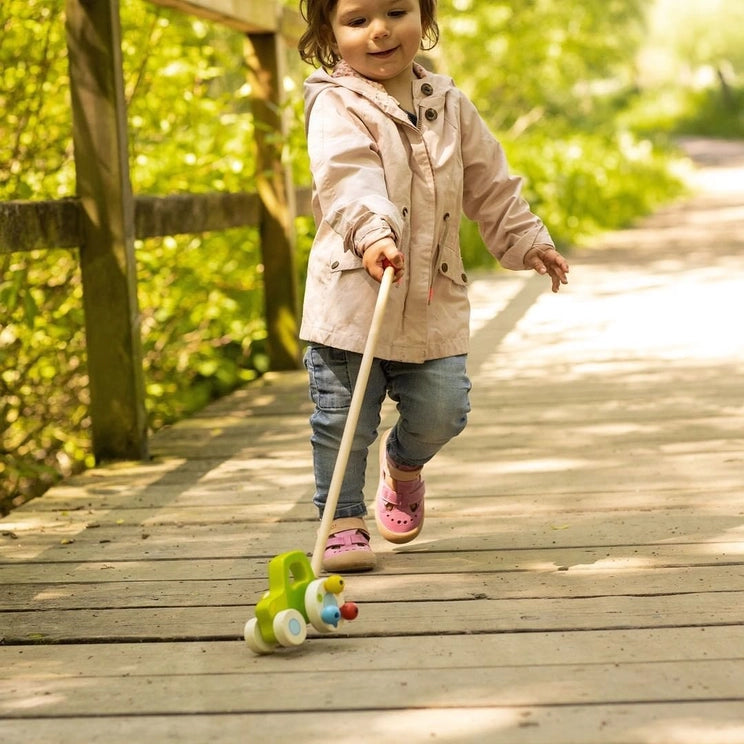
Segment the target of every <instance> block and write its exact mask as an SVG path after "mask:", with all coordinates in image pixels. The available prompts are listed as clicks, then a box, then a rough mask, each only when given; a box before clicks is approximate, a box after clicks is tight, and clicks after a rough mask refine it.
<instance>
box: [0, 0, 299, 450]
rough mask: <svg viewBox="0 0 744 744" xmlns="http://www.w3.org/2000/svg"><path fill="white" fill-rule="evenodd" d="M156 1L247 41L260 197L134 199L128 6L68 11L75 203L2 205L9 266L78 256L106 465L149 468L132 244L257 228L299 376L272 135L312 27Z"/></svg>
mask: <svg viewBox="0 0 744 744" xmlns="http://www.w3.org/2000/svg"><path fill="white" fill-rule="evenodd" d="M151 1H152V2H155V3H156V4H159V5H163V6H168V7H171V8H176V9H178V10H181V11H184V12H187V13H191V14H194V15H198V16H201V17H203V18H207V19H209V20H212V21H216V22H220V23H224V24H226V25H228V26H230V27H232V28H235V29H237V30H239V31H241V32H243V33H245V35H246V44H245V49H246V62H247V67H248V71H249V76H250V83H251V87H252V89H253V100H252V112H253V116H254V118H255V120H256V126H255V132H256V135H255V136H256V153H257V156H256V184H257V187H256V193H219V194H199V195H196V194H178V195H170V196H163V197H136V196H134V195H133V193H132V188H131V182H130V174H129V164H128V142H127V113H126V105H125V100H124V84H123V73H122V59H121V28H120V21H119V2H118V0H96V2H91V1H90V0H66V7H65V17H66V37H67V49H68V56H69V69H70V92H71V101H72V125H73V127H72V136H73V145H74V151H75V170H76V181H77V194H76V196H75V197H72V198H67V199H61V200H55V201H13V202H0V253H10V252H14V251H31V250H38V249H49V248H79V255H80V269H81V276H82V282H83V306H84V311H85V331H86V346H87V356H88V372H89V384H90V399H91V403H90V415H91V422H92V438H93V451H94V455H95V457H96V459H97V460H98V461H101V460H111V459H134V460H139V459H144V458H146V457H147V423H146V412H145V390H144V380H143V369H142V348H141V338H140V325H139V312H138V306H137V280H136V263H135V252H134V241H135V239H140V238H147V237H156V236H166V235H176V234H184V233H200V232H204V231H207V230H225V229H228V228H232V227H241V226H257V227H258V228H259V234H260V241H261V253H262V261H263V264H264V274H263V278H264V288H265V292H264V294H265V298H266V300H265V315H266V327H267V336H268V338H267V347H268V354H269V358H270V363H271V367H272V368H273V369H289V368H294V367H296V366H297V365H298V364H299V342H298V339H297V324H298V308H297V290H296V286H295V279H294V277H295V271H294V265H293V252H294V250H293V249H294V245H293V243H294V241H293V222H294V217H295V213H296V209H295V196H294V190H293V187H292V183H291V176H290V174H289V171H288V169H287V168H286V167H284V166H283V164H282V160H281V152H280V147H281V144H280V143H278V142H277V139H281V138H276V137H267V136H265V133H266V132H276V131H282V130H283V123H282V120H281V115H280V113H279V112H280V106H281V102H282V96H283V90H282V80H283V71H284V61H285V59H286V57H285V54H286V43H287V41H290V42H291V41H292V40H295V39H297V38H298V37H299V34H300V33H301V28H302V26H301V19H300V17H299V15H298V14H296V13H292V12H291V11H289V10H287V9H286V8H284V7H283V6H282V5H281V3H280V1H279V0H262V1H261V2H246V1H245V0H188V1H186V0H151Z"/></svg>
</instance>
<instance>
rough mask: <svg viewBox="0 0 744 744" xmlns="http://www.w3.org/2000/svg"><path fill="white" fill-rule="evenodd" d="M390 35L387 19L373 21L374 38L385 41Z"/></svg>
mask: <svg viewBox="0 0 744 744" xmlns="http://www.w3.org/2000/svg"><path fill="white" fill-rule="evenodd" d="M389 35H390V29H389V28H388V24H387V20H386V19H385V18H376V19H375V20H374V21H372V38H374V39H384V38H385V37H386V36H389Z"/></svg>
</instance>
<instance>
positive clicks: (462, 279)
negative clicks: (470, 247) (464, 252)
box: [437, 246, 468, 287]
mask: <svg viewBox="0 0 744 744" xmlns="http://www.w3.org/2000/svg"><path fill="white" fill-rule="evenodd" d="M437 271H438V273H439V275H440V276H445V277H447V279H449V280H450V281H451V282H453V283H454V284H457V285H458V286H460V287H464V286H466V285H467V283H468V275H467V273H466V272H465V266H464V265H463V263H462V256H461V255H460V251H459V250H457V249H456V248H451V247H448V246H443V247H442V250H441V251H440V253H439V265H438V266H437Z"/></svg>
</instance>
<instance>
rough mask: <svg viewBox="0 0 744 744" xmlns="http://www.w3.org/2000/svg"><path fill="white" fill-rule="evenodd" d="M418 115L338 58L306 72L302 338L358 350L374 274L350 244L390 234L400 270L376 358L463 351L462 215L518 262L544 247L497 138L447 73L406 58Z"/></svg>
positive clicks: (495, 249) (545, 240) (546, 238)
mask: <svg viewBox="0 0 744 744" xmlns="http://www.w3.org/2000/svg"><path fill="white" fill-rule="evenodd" d="M415 71H416V75H417V80H416V81H415V82H414V84H413V98H414V105H415V111H414V112H413V113H415V114H416V117H417V119H418V123H417V125H414V124H412V123H411V121H410V119H409V117H408V115H407V114H406V112H405V111H403V110H402V109H401V108H400V107H399V106H398V104H397V101H396V100H395V99H394V98H392V97H391V96H389V95H388V94H387V92H386V91H385V89H384V88H383V87H382V86H381V85H379V84H377V83H374V82H372V81H370V80H367V79H365V78H362V77H360V76H359V75H357V74H356V73H355V72H354V71H353V70H351V68H350V67H348V65H346V64H345V63H343V62H342V63H340V64H339V65H338V66H337V67H336V69H335V70H334V72H333V74H328V73H327V72H325V71H323V70H318V71H316V72H315V73H313V74H312V75H311V76H310V77H309V78H308V79H307V81H306V83H305V114H306V126H307V137H308V149H309V154H310V162H311V168H312V173H313V213H314V216H315V223H316V225H317V234H316V237H315V241H314V243H313V246H312V249H311V252H310V259H309V264H308V276H307V285H306V289H305V299H304V307H303V318H302V326H301V329H300V337H301V338H302V339H304V340H305V341H312V342H316V343H320V344H325V345H327V346H334V347H337V348H340V349H345V350H347V351H355V352H362V351H363V349H364V343H365V340H366V337H367V332H368V330H369V326H370V321H371V317H372V312H373V309H374V303H375V299H376V296H377V290H378V287H379V285H378V284H377V282H376V281H374V280H373V279H372V278H371V277H370V276H369V275H368V274H367V272H366V271H365V270H364V268H363V266H362V260H361V255H362V254H363V253H364V250H365V249H366V248H367V247H368V246H370V245H371V244H372V243H374V242H375V241H377V240H379V239H380V238H381V237H385V236H392V237H393V238H394V239H395V240H396V243H397V245H398V248H399V250H401V251H402V252H403V253H404V254H405V259H406V264H405V276H404V278H403V280H402V281H401V282H400V284H398V285H395V286H394V287H393V288H392V291H391V293H390V300H389V302H388V307H387V312H386V318H385V324H384V325H383V329H382V333H381V338H380V342H379V345H378V348H377V356H378V357H380V358H382V359H389V360H395V361H403V362H423V361H425V360H427V359H438V358H440V357H445V356H452V355H456V354H464V353H467V351H468V342H469V315H470V305H469V302H468V297H467V282H468V279H467V275H466V272H465V268H464V267H463V263H462V258H461V256H460V246H459V223H460V215H461V213H463V212H464V213H465V214H466V215H467V216H468V217H470V218H471V219H473V220H475V221H476V222H477V223H478V225H479V227H480V231H481V235H482V237H483V240H484V242H485V244H486V246H487V248H488V250H489V251H490V252H491V253H492V254H493V255H494V256H495V258H497V259H498V260H499V261H500V263H501V264H502V265H503V266H504V267H505V268H508V269H523V268H524V263H523V261H524V255H525V253H526V252H527V251H528V250H529V249H530V248H532V247H533V246H534V245H547V246H552V240H551V238H550V235H549V234H548V231H547V229H546V228H545V226H544V225H543V224H542V222H541V221H540V219H539V218H538V217H536V216H535V215H534V214H532V212H531V211H530V209H529V206H528V205H527V203H526V202H525V201H524V200H523V199H522V198H521V197H520V189H521V179H519V178H517V177H514V176H510V175H509V172H508V166H507V162H506V159H505V156H504V152H503V150H502V148H501V145H500V144H499V143H498V142H497V141H496V140H495V139H494V137H493V136H492V135H491V134H490V132H489V131H488V128H487V127H486V125H485V123H484V122H483V120H482V119H481V117H480V115H479V114H478V112H477V111H476V109H475V107H474V106H473V104H472V103H471V102H470V101H469V100H468V98H467V97H466V96H465V95H464V94H463V93H462V92H461V91H460V90H459V89H458V88H457V87H455V85H454V83H453V82H452V80H451V79H449V78H447V77H445V76H442V75H435V74H431V73H429V72H427V71H426V70H424V69H423V68H421V67H419V66H418V65H416V67H415Z"/></svg>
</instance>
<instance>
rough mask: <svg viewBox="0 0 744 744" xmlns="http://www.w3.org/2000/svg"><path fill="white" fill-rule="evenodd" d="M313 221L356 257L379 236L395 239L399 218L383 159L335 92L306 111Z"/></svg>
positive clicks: (326, 93)
mask: <svg viewBox="0 0 744 744" xmlns="http://www.w3.org/2000/svg"><path fill="white" fill-rule="evenodd" d="M306 126H307V146H308V153H309V156H310V168H311V171H312V174H313V189H314V194H313V206H314V212H315V221H316V224H317V225H318V226H320V222H321V221H324V222H326V223H327V224H328V225H329V226H330V227H331V228H332V229H333V230H334V231H335V232H336V233H337V234H338V235H339V236H340V237H341V238H342V240H343V244H344V250H351V251H353V252H354V253H356V254H357V255H359V256H361V255H362V254H363V253H364V251H365V250H366V249H367V248H368V247H369V246H370V245H372V243H374V242H376V241H377V240H380V239H381V238H386V237H391V238H393V239H394V240H397V239H398V236H399V235H400V230H401V225H400V220H401V218H400V215H399V213H398V209H397V208H396V207H395V205H394V204H393V203H392V202H391V201H390V199H389V198H388V191H387V187H386V184H385V175H384V170H383V164H382V160H381V158H380V154H379V150H378V148H377V145H376V144H375V141H374V139H373V137H372V135H371V133H370V132H369V130H368V128H367V126H366V125H365V124H364V122H363V121H362V119H361V117H359V116H358V115H357V114H356V113H355V112H354V111H352V110H350V108H349V106H348V104H347V102H345V101H344V100H343V98H342V96H340V95H339V94H338V92H337V91H336V90H335V89H334V88H329V89H327V90H325V91H323V92H321V93H320V94H319V95H318V96H317V98H316V99H315V101H314V103H313V106H312V108H311V110H310V111H309V113H308V120H307V123H306Z"/></svg>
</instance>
